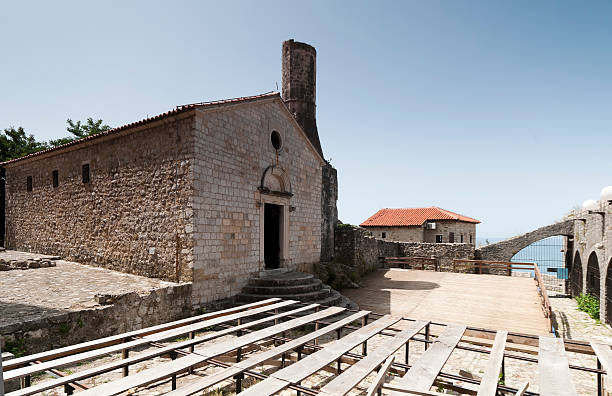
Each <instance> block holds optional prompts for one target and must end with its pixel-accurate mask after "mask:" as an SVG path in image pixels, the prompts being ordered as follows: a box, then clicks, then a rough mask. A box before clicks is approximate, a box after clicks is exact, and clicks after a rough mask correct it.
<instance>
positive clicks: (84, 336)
mask: <svg viewBox="0 0 612 396" xmlns="http://www.w3.org/2000/svg"><path fill="white" fill-rule="evenodd" d="M191 286H192V285H191V283H184V284H180V285H174V286H169V287H161V288H157V289H153V290H150V291H147V292H146V293H136V292H131V293H126V294H121V295H99V296H96V300H97V301H98V303H99V304H100V306H98V307H95V308H91V309H84V310H80V311H70V312H66V313H62V314H57V315H52V316H47V317H43V318H40V319H35V320H30V321H24V322H21V323H15V324H10V325H6V326H3V327H0V342H1V343H2V350H3V351H9V352H12V353H14V354H16V355H23V354H32V353H37V352H41V351H46V350H50V349H53V348H59V347H62V346H67V345H72V344H76V343H80V342H85V341H89V340H93V339H96V338H101V337H107V336H110V335H114V334H120V333H124V332H128V331H132V330H137V329H141V328H143V327H149V326H154V325H157V324H160V323H164V322H169V321H173V320H177V319H181V318H185V317H187V316H189V315H191V314H192V311H191ZM74 287H78V285H75V286H74Z"/></svg>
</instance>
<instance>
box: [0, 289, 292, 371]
mask: <svg viewBox="0 0 612 396" xmlns="http://www.w3.org/2000/svg"><path fill="white" fill-rule="evenodd" d="M295 303H297V301H292V300H289V301H282V302H280V303H277V304H273V305H270V306H265V307H261V308H256V309H250V310H247V311H242V312H238V313H234V314H231V315H225V316H219V317H216V318H213V319H209V320H204V321H200V322H197V323H194V324H191V325H188V326H181V327H178V328H175V329H170V330H165V331H162V332H160V333H154V334H151V335H148V336H145V337H143V338H141V339H138V340H134V341H128V342H125V343H121V344H115V345H111V346H108V347H105V348H100V349H95V350H92V351H87V352H82V353H78V354H76V355H70V356H65V357H61V358H59V359H53V360H48V361H45V362H42V363H38V364H33V365H31V366H26V367H20V368H17V369H14V370H11V371H8V372H6V374H5V377H6V378H5V379H6V380H10V379H15V378H20V377H23V376H26V375H32V374H36V373H40V372H42V371H46V370H48V369H50V368H57V367H62V366H66V365H70V364H75V363H78V362H82V361H84V360H89V359H93V358H96V357H99V356H104V355H108V354H111V353H115V352H119V351H121V350H123V349H130V348H134V347H137V346H140V345H146V344H147V343H149V342H151V341H161V340H164V339H168V338H173V337H176V336H180V335H182V334H186V333H189V332H191V331H197V330H201V329H204V328H207V327H210V326H214V325H217V324H221V323H224V322H229V321H232V320H236V319H240V318H245V317H248V316H252V315H256V314H259V313H263V312H266V311H269V310H270V309H275V308H282V307H285V306H288V305H291V304H295Z"/></svg>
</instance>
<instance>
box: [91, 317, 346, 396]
mask: <svg viewBox="0 0 612 396" xmlns="http://www.w3.org/2000/svg"><path fill="white" fill-rule="evenodd" d="M344 310H345V308H340V307H331V308H327V309H325V310H323V311H320V312H316V313H313V314H310V315H306V316H303V317H300V318H297V319H292V320H289V321H287V322H283V323H280V324H277V325H274V326H270V327H267V328H264V329H262V330H258V331H254V332H252V333H249V334H247V335H244V336H241V337H237V338H234V339H232V340H229V341H226V342H222V343H219V344H213V345H210V346H209V347H207V348H204V349H202V350H200V351H198V353H193V354H190V355H188V356H185V357H182V358H180V359H176V360H174V361H171V362H168V363H164V364H160V365H158V366H156V367H153V368H151V369H148V370H144V371H141V372H139V373H137V374H134V375H130V376H129V377H123V378H121V379H119V380H116V381H113V382H109V383H106V384H103V385H100V386H96V387H95V388H91V389H88V390H86V391H84V392H81V393H80V395H82V396H93V395H96V396H113V395H117V394H120V393H123V392H126V391H128V390H130V389H132V388H134V387H138V386H145V385H148V384H151V383H154V382H157V381H160V380H163V379H166V378H169V377H171V376H173V375H176V374H178V373H181V372H183V371H187V370H189V369H190V368H192V367H194V366H196V365H198V364H201V363H204V362H206V360H209V359H213V358H215V357H217V356H219V355H223V354H225V353H228V352H231V351H233V350H235V349H238V348H241V347H244V346H246V345H249V344H252V343H255V342H258V341H261V340H264V339H266V338H270V337H272V336H274V335H275V334H278V333H282V332H283V331H288V330H291V329H294V328H296V327H300V326H303V325H305V324H307V323H310V322H312V321H316V320H320V319H322V318H325V317H328V316H333V315H337V314H338V313H340V312H342V311H344ZM264 319H267V321H270V320H273V318H272V317H268V318H264ZM228 330H233V331H236V330H235V328H232V329H228Z"/></svg>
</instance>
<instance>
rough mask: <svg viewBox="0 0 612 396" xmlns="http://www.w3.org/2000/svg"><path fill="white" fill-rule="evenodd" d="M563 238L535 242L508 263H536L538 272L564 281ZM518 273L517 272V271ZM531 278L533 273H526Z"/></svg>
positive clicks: (555, 237) (565, 274)
mask: <svg viewBox="0 0 612 396" xmlns="http://www.w3.org/2000/svg"><path fill="white" fill-rule="evenodd" d="M563 248H564V245H563V237H562V236H554V237H550V238H546V239H542V240H540V241H537V242H535V243H533V244H531V245H529V246H527V247H526V248H524V249H523V250H521V251H519V252H518V253H517V254H515V255H514V257H512V259H511V260H510V261H513V262H525V263H537V264H538V268H539V269H540V272H541V273H542V274H543V275H544V274H546V275H551V276H555V277H557V278H561V279H566V278H567V270H566V269H565V253H564V251H563ZM517 271H518V270H517ZM528 272H530V273H531V274H532V276H533V271H528Z"/></svg>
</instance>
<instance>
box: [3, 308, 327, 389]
mask: <svg viewBox="0 0 612 396" xmlns="http://www.w3.org/2000/svg"><path fill="white" fill-rule="evenodd" d="M318 306H319V305H318V304H311V305H307V306H304V307H300V308H297V309H294V310H291V311H287V312H283V313H280V314H277V315H274V316H270V317H265V318H262V319H258V320H255V321H251V322H248V323H245V324H242V325H239V326H234V327H231V328H227V329H223V330H220V331H217V332H215V333H211V334H206V335H204V336H202V337H199V338H197V339H192V340H188V341H183V342H180V343H178V344H175V345H172V346H167V347H164V348H160V349H154V350H152V351H147V352H143V353H140V354H138V355H137V356H134V357H131V358H127V359H122V360H117V361H114V362H111V363H108V364H105V365H102V366H99V367H94V368H92V369H89V370H84V371H80V372H78V373H74V374H70V375H67V376H65V377H60V378H57V379H53V380H50V381H46V382H43V383H40V384H36V385H34V386H30V387H26V388H23V389H20V390H17V391H14V392H11V393H9V394H7V396H27V395H33V394H36V393H39V392H43V391H45V390H49V389H52V388H55V387H57V386H61V385H65V384H68V383H71V382H74V381H78V380H80V379H83V378H88V377H91V376H92V375H97V374H102V373H105V372H108V371H111V370H114V369H117V368H121V367H126V366H129V365H132V364H135V363H138V362H142V361H144V360H148V359H152V358H155V357H158V356H162V355H165V354H169V353H172V352H174V351H176V350H177V349H183V348H191V347H193V346H195V345H198V344H201V343H203V342H206V341H209V340H212V339H215V338H219V337H222V336H224V335H228V334H232V333H235V332H237V331H239V330H243V329H246V328H249V327H253V326H257V325H260V324H263V323H266V322H270V321H272V320H276V319H281V318H283V317H287V316H290V315H295V314H297V313H300V312H303V311H308V310H312V309H314V308H316V307H318ZM143 340H144V341H146V342H150V341H151V340H150V339H146V338H145V339H143ZM46 363H53V361H50V362H46ZM32 367H36V368H38V366H32Z"/></svg>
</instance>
